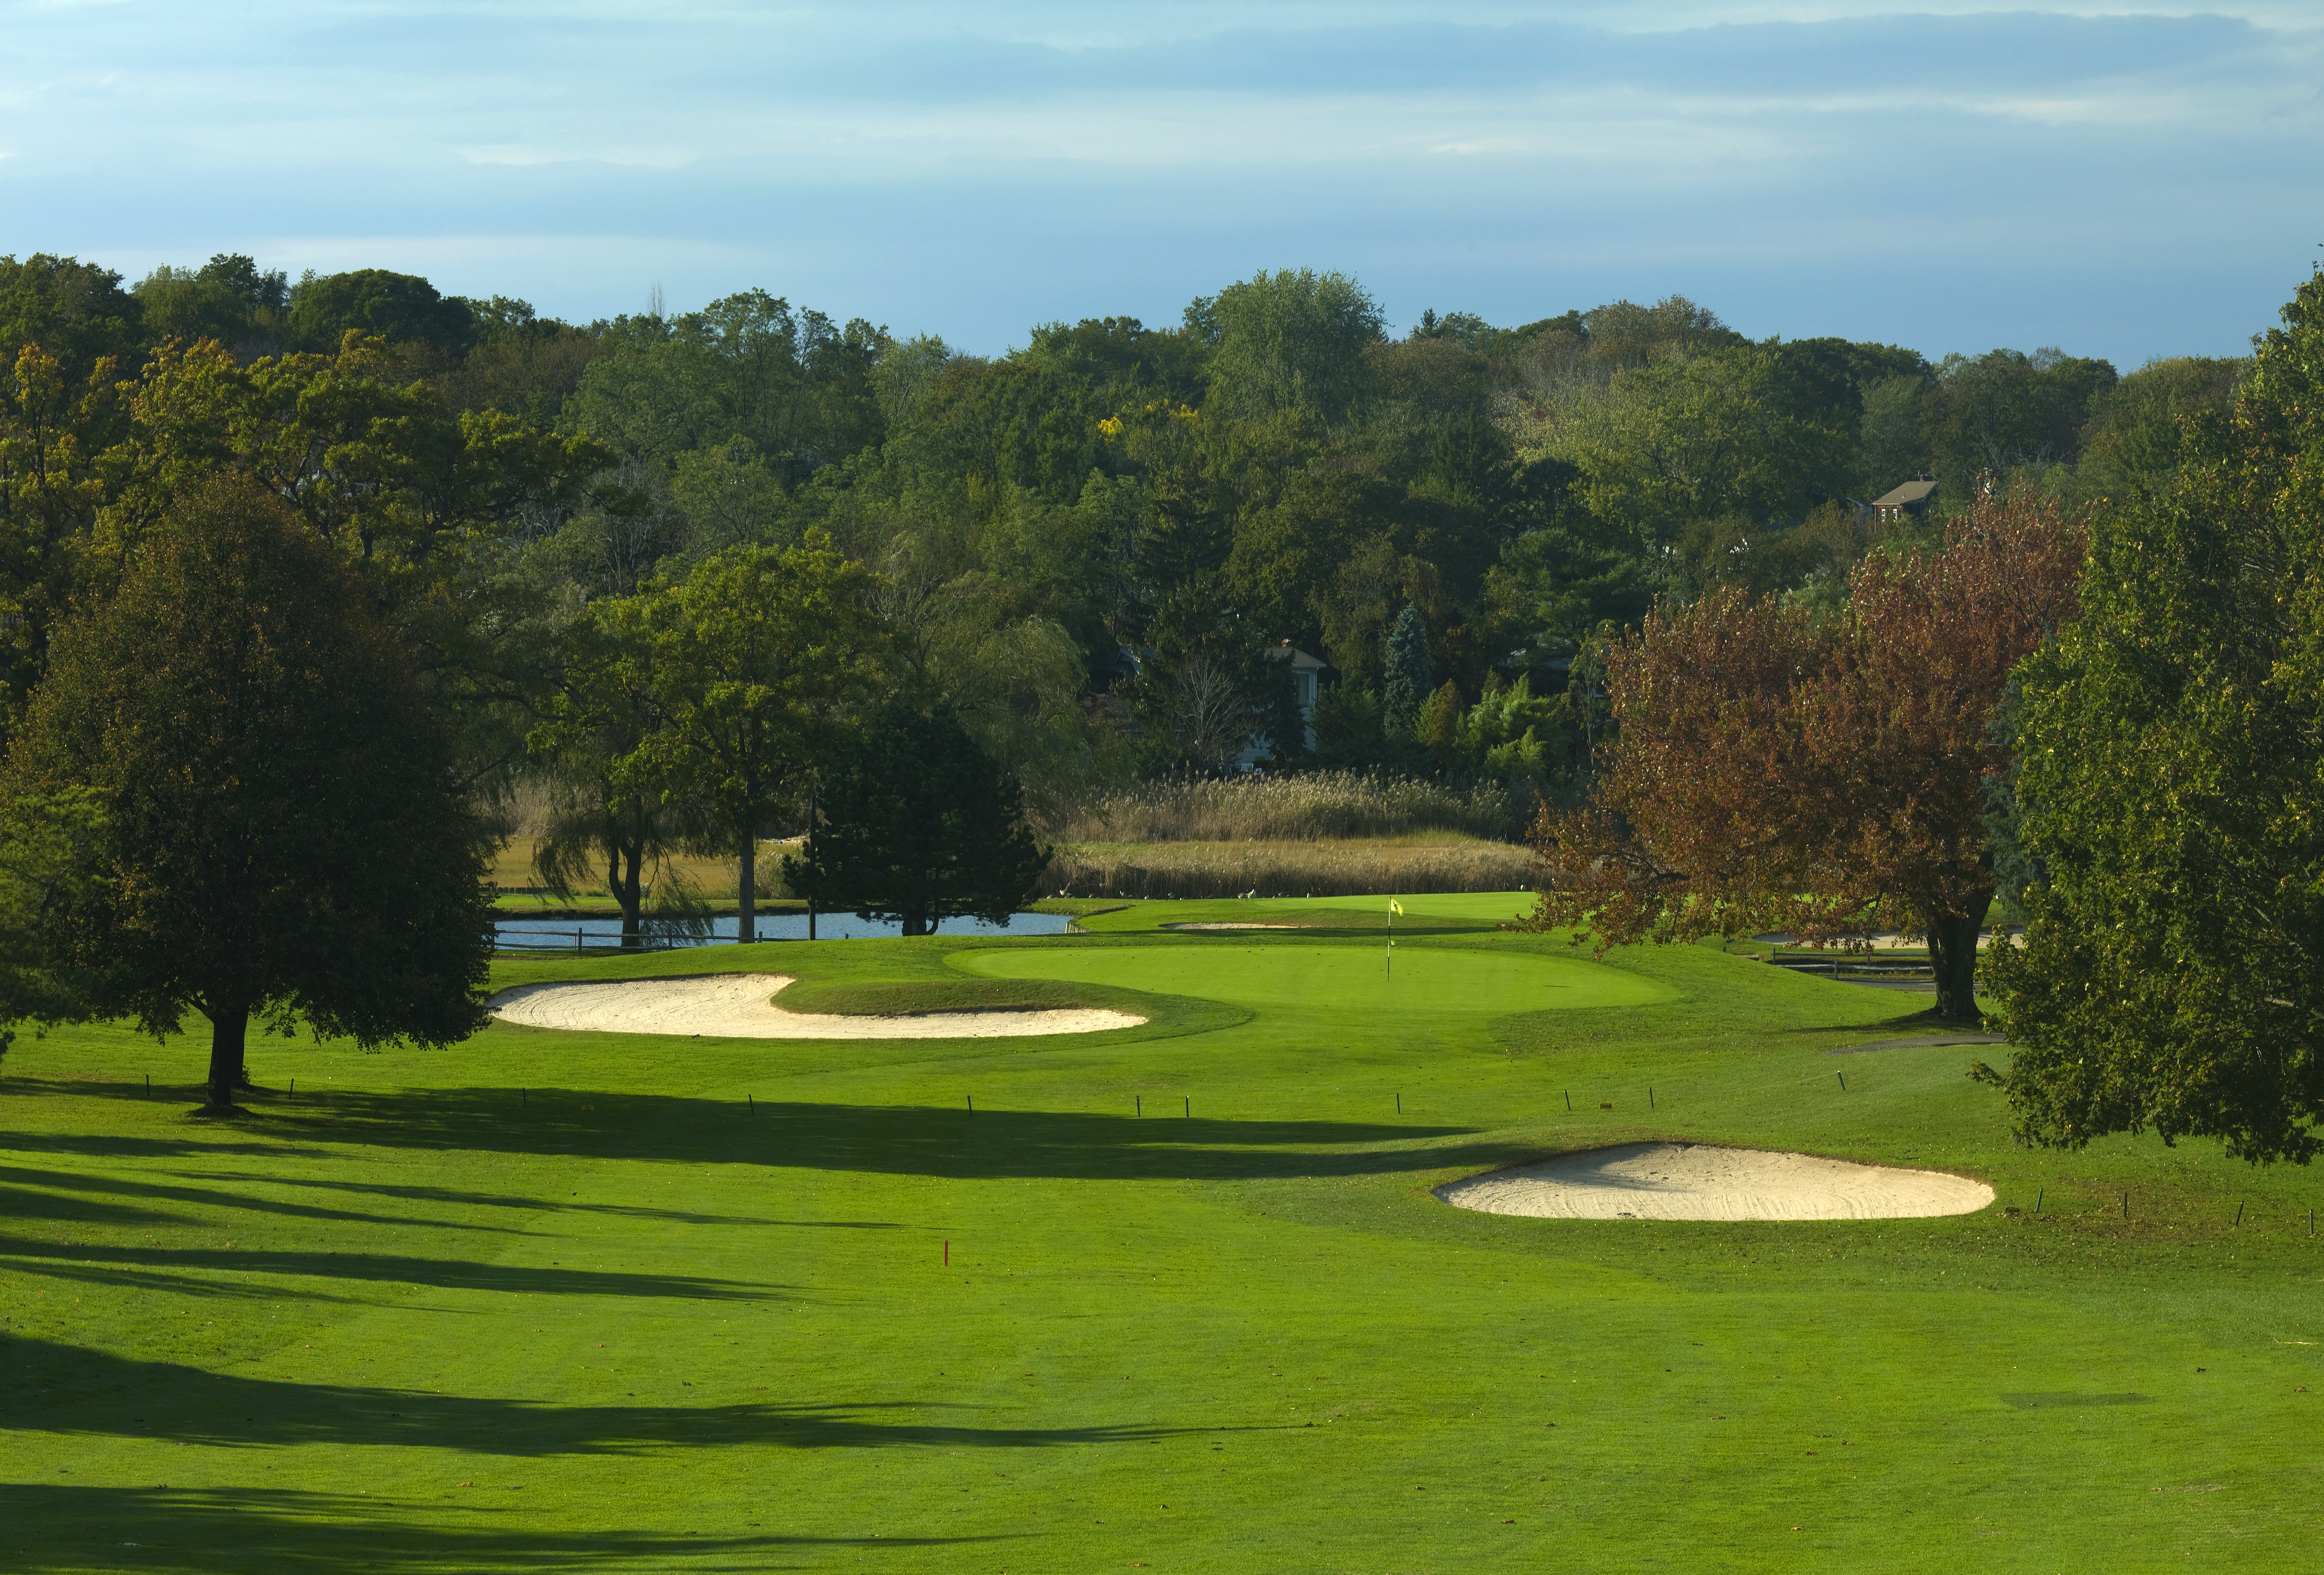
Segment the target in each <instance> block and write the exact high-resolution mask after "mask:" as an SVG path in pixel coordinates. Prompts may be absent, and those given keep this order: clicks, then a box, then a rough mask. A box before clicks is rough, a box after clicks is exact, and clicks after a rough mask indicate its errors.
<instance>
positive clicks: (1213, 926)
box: [1161, 919, 1307, 930]
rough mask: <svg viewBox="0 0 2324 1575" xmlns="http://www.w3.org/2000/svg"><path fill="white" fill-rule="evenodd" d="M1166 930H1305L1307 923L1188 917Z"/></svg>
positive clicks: (1168, 926) (1165, 927)
mask: <svg viewBox="0 0 2324 1575" xmlns="http://www.w3.org/2000/svg"><path fill="white" fill-rule="evenodd" d="M1161 927H1162V928H1164V929H1166V930H1304V929H1305V928H1306V927H1307V926H1305V925H1271V924H1266V923H1263V922H1262V921H1260V920H1258V919H1218V920H1210V919H1203V920H1194V919H1188V920H1186V921H1185V923H1183V924H1175V925H1164V926H1161Z"/></svg>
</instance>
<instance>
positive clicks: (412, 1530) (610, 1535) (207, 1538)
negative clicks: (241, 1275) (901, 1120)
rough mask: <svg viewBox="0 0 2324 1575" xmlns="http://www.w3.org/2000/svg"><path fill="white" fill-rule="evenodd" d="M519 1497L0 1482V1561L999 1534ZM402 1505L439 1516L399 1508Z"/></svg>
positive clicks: (194, 1574) (727, 1546) (541, 1565)
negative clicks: (697, 1528)
mask: <svg viewBox="0 0 2324 1575" xmlns="http://www.w3.org/2000/svg"><path fill="white" fill-rule="evenodd" d="M496 1499H497V1500H503V1501H502V1502H493V1500H496ZM521 1499H522V1496H521V1494H519V1495H508V1494H504V1493H488V1492H487V1491H485V1490H483V1489H472V1490H470V1491H469V1492H467V1493H466V1494H465V1495H464V1496H463V1497H461V1498H458V1499H455V1500H452V1501H451V1502H448V1503H447V1502H443V1501H441V1500H438V1501H436V1502H433V1503H427V1504H425V1507H424V1509H423V1508H422V1507H421V1506H420V1505H418V1504H414V1505H410V1506H404V1505H399V1504H397V1503H396V1502H395V1501H393V1500H392V1499H389V1498H386V1497H384V1496H381V1497H355V1496H353V1495H349V1494H335V1493H300V1492H293V1491H288V1490H273V1491H269V1490H265V1489H262V1488H215V1489H208V1490H189V1489H182V1488H161V1487H155V1488H81V1487H69V1486H66V1485H63V1484H59V1485H56V1486H53V1487H51V1486H49V1485H46V1484H42V1485H41V1486H37V1487H32V1486H0V1528H5V1529H0V1549H5V1552H6V1554H7V1564H8V1568H9V1569H11V1570H27V1571H41V1570H182V1571H186V1572H187V1575H213V1572H216V1575H248V1571H250V1570H256V1569H262V1568H263V1569H266V1570H290V1571H299V1570H315V1571H325V1570H328V1571H332V1572H334V1575H336V1572H337V1571H340V1570H634V1569H638V1568H641V1567H643V1566H646V1565H649V1564H652V1563H657V1562H659V1561H663V1560H669V1561H674V1562H678V1563H681V1564H682V1565H683V1567H685V1568H688V1569H700V1568H702V1567H703V1565H702V1563H701V1561H702V1560H703V1559H705V1557H708V1558H718V1557H724V1558H727V1559H731V1560H733V1561H735V1562H734V1563H733V1564H730V1565H728V1566H726V1567H727V1568H733V1569H751V1570H778V1569H784V1568H791V1567H798V1565H797V1564H795V1563H794V1561H791V1560H788V1559H785V1558H784V1557H783V1555H784V1553H785V1552H786V1551H794V1550H795V1551H796V1552H798V1554H799V1555H800V1557H801V1559H802V1560H804V1558H805V1557H806V1555H807V1551H808V1550H810V1549H833V1548H853V1549H857V1550H859V1552H858V1556H859V1557H861V1556H862V1555H864V1554H868V1553H870V1552H873V1551H875V1550H878V1549H881V1548H927V1547H951V1546H956V1545H957V1546H966V1545H969V1544H972V1543H991V1542H997V1541H1000V1540H1001V1539H1000V1538H993V1537H913V1536H868V1535H867V1536H859V1537H802V1536H785V1535H782V1534H779V1533H761V1532H750V1531H743V1532H739V1533H738V1532H737V1531H736V1530H735V1529H734V1523H735V1522H736V1521H738V1520H741V1519H742V1518H743V1517H744V1515H746V1514H757V1515H761V1518H762V1519H767V1520H776V1519H778V1518H779V1515H780V1511H779V1508H770V1509H768V1510H765V1511H763V1512H761V1511H760V1510H756V1509H747V1510H746V1509H745V1508H744V1507H742V1506H736V1507H734V1508H719V1509H715V1510H708V1511H705V1512H704V1515H703V1518H704V1520H705V1524H712V1523H716V1522H724V1525H722V1526H721V1527H720V1529H719V1532H718V1534H710V1535H696V1534H681V1535H669V1534H656V1533H651V1532H622V1531H604V1532H590V1531H576V1530H574V1529H572V1528H571V1527H570V1526H569V1525H567V1524H556V1523H554V1522H552V1523H549V1524H541V1523H542V1522H543V1521H544V1520H546V1518H547V1517H545V1516H543V1515H539V1514H538V1513H536V1512H530V1511H529V1510H528V1509H527V1507H526V1506H525V1505H524V1504H523V1503H522V1501H521ZM415 1512H417V1513H425V1514H428V1515H432V1516H437V1517H440V1518H441V1519H442V1520H443V1521H445V1522H448V1523H453V1524H435V1525H422V1524H414V1523H413V1522H412V1521H410V1520H407V1519H401V1518H399V1516H401V1515H411V1514H414V1513H415ZM559 1518H560V1519H562V1518H563V1517H559ZM815 1562H816V1563H821V1562H822V1559H820V1558H817V1559H816V1560H815ZM714 1567H715V1566H714Z"/></svg>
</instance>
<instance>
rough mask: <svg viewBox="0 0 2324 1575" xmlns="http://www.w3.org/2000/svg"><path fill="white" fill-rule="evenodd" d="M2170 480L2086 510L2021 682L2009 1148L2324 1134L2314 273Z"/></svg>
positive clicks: (2301, 1157)
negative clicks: (2020, 878) (2045, 630)
mask: <svg viewBox="0 0 2324 1575" xmlns="http://www.w3.org/2000/svg"><path fill="white" fill-rule="evenodd" d="M2178 437H2179V444H2178V447H2179V449H2180V453H2179V463H2178V465H2177V467H2176V471H2175V474H2173V475H2172V477H2171V478H2170V480H2169V481H2168V482H2167V483H2166V484H2163V485H2162V486H2159V487H2156V488H2153V489H2151V490H2147V491H2144V492H2143V493H2135V494H2134V501H2133V502H2130V503H2129V504H2128V505H2127V506H2124V507H2119V508H2116V509H2111V510H2107V511H2103V512H2101V513H2100V514H2099V515H2098V519H2097V521H2096V524H2095V528H2094V530H2093V533H2092V539H2091V551H2090V568H2089V576H2088V578H2087V580H2086V583H2085V590H2084V600H2085V606H2084V615H2083V618H2082V620H2081V622H2080V623H2079V624H2078V625H2076V626H2075V627H2074V628H2073V629H2071V630H2069V631H2067V632H2066V634H2065V635H2064V636H2063V637H2062V638H2061V640H2059V641H2058V642H2057V643H2056V644H2055V645H2054V646H2052V647H2051V648H2049V649H2045V650H2043V652H2041V653H2040V654H2039V655H2038V656H2036V657H2035V658H2034V659H2033V660H2032V661H2030V662H2029V663H2027V665H2026V667H2025V668H2024V672H2023V675H2022V680H2021V681H2022V696H2021V721H2020V724H2019V732H2020V739H2019V742H2020V748H2021V750H2022V759H2023V761H2024V767H2023V769H2022V771H2021V772H2020V774H2019V776H2018V778H2017V781H2016V783H2015V797H2016V801H2017V806H2018V809H2019V816H2020V818H2019V834H2020V837H2021V838H2022V840H2023V843H2024V849H2025V852H2026V854H2027V856H2028V864H2029V867H2030V870H2031V871H2032V872H2033V875H2034V879H2033V880H2032V882H2031V884H2030V885H2029V887H2028V888H2027V889H2026V891H2025V894H2024V898H2023V901H2024V906H2025V909H2026V912H2027V915H2028V924H2027V927H2026V931H2025V936H2024V944H2023V945H2022V946H2015V947H2009V948H2006V949H1999V950H1997V952H1996V953H1995V954H1994V955H1993V957H1992V958H1991V960H1990V962H1989V963H1988V972H1987V982H1988V984H1989V986H1990V988H1991V990H1992V991H1993V993H1994V995H1995V997H1996V998H1997V1001H1998V1003H1999V1004H1998V1007H1997V1013H1996V1015H1997V1018H1998V1020H1999V1023H2000V1025H2001V1027H2003V1028H2004V1029H2006V1032H2007V1034H2008V1036H2009V1041H2010V1046H2011V1048H2010V1057H2009V1062H2008V1064H2007V1067H2006V1070H1998V1071H1995V1070H1986V1071H1984V1073H1983V1074H1984V1075H1986V1076H1987V1077H1988V1078H1990V1079H1992V1080H1993V1081H1996V1082H1999V1083H2000V1085H2001V1086H2002V1087H2003V1088H2004V1089H2005V1090H2006V1092H2007V1094H2008V1096H2009V1101H2010V1104H2011V1106H2012V1108H2013V1109H2014V1110H2015V1112H2016V1116H2017V1128H2018V1132H2019V1134H2020V1136H2022V1137H2024V1138H2026V1139H2028V1140H2030V1141H2032V1142H2034V1143H2039V1144H2043V1145H2048V1146H2053V1147H2068V1148H2074V1147H2081V1146H2082V1145H2084V1144H2087V1143H2088V1142H2089V1141H2090V1139H2092V1138H2098V1137H2100V1136H2103V1135H2105V1134H2107V1133H2111V1132H2136V1131H2141V1130H2144V1129H2146V1128H2153V1130H2155V1131H2156V1132H2159V1133H2160V1134H2161V1135H2162V1136H2163V1138H2164V1139H2165V1140H2166V1141H2169V1140H2172V1139H2174V1138H2182V1137H2193V1136H2210V1137H2217V1138H2220V1139H2221V1140H2223V1141H2224V1142H2225V1143H2226V1144H2227V1147H2228V1149H2229V1150H2230V1151H2231V1152H2233V1153H2236V1154H2238V1155H2241V1156H2244V1157H2246V1158H2249V1159H2253V1160H2274V1159H2290V1160H2294V1161H2301V1162H2304V1161H2307V1160H2309V1159H2310V1158H2312V1157H2314V1156H2315V1155H2316V1154H2317V1153H2318V1151H2319V1147H2324V1141H2319V1136H2318V1127H2319V1123H2324V769H2320V768H2324V275H2319V276H2317V277H2315V278H2311V279H2310V281H2308V282H2307V283H2306V284H2304V285H2302V286H2301V290H2300V291H2299V294H2298V296H2297V297H2296V298H2295V299H2293V300H2292V302H2291V304H2290V305H2288V306H2287V307H2285V308H2284V310H2283V326H2282V327H2281V328H2279V329H2276V330H2273V331H2272V332H2271V333H2270V334H2269V335H2268V336H2267V337H2266V339H2265V341H2264V343H2262V345H2260V347H2259V350H2258V354H2257V356H2256V357H2255V362H2254V364H2253V365H2252V367H2251V371H2250V379H2249V382H2247V383H2246V385H2245V387H2244V389H2243V391H2242V392H2241V394H2240V395H2239V396H2238V397H2237V398H2236V401H2235V402H2234V405H2233V409H2232V411H2231V412H2230V413H2228V414H2226V415H2219V414H2203V415H2199V416H2196V417H2194V418H2193V419H2190V420H2188V421H2187V422H2186V423H2185V424H2184V426H2183V427H2182V428H2181V432H2180V433H2179V434H2178Z"/></svg>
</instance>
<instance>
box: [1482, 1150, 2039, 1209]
mask: <svg viewBox="0 0 2324 1575" xmlns="http://www.w3.org/2000/svg"><path fill="white" fill-rule="evenodd" d="M1436 1195H1437V1196H1438V1197H1440V1198H1442V1199H1443V1200H1444V1202H1448V1203H1451V1204H1452V1205H1453V1206H1454V1207H1456V1208H1462V1209H1476V1210H1479V1211H1481V1212H1484V1213H1487V1214H1530V1215H1534V1216H1536V1217H1538V1218H1541V1219H1549V1220H1909V1219H1920V1218H1923V1217H1925V1216H1928V1215H1932V1214H1973V1213H1975V1212H1977V1211H1978V1210H1979V1209H1982V1208H1984V1207H1985V1206H1986V1205H1987V1204H1988V1203H1990V1202H1993V1189H1992V1188H1991V1187H1989V1186H1987V1185H1986V1184H1984V1183H1983V1182H1974V1181H1970V1180H1969V1179H1968V1178H1967V1177H1965V1176H1958V1175H1947V1174H1944V1173H1942V1172H1941V1171H1934V1170H1891V1169H1889V1168H1888V1167H1886V1166H1885V1165H1853V1164H1850V1163H1849V1161H1847V1160H1844V1159H1821V1158H1818V1157H1817V1156H1814V1155H1812V1154H1763V1153H1760V1152H1758V1151H1757V1150H1756V1149H1749V1148H1711V1147H1704V1146H1702V1145H1700V1144H1696V1145H1686V1144H1677V1143H1626V1144H1623V1145H1622V1146H1621V1147H1618V1148H1593V1149H1591V1150H1590V1151H1589V1152H1587V1153H1584V1154H1567V1155H1561V1156H1559V1157H1557V1158H1555V1159H1552V1160H1547V1161H1545V1162H1544V1163H1542V1164H1540V1165H1518V1166H1516V1167H1514V1168H1512V1169H1509V1170H1497V1171H1493V1172H1491V1173H1489V1174H1485V1175H1476V1176H1471V1177H1470V1178H1468V1179H1467V1180H1466V1181H1457V1182H1448V1183H1446V1184H1444V1185H1443V1186H1441V1187H1438V1188H1437V1189H1436Z"/></svg>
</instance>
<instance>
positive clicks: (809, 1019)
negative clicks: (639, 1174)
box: [484, 973, 1146, 1039]
mask: <svg viewBox="0 0 2324 1575" xmlns="http://www.w3.org/2000/svg"><path fill="white" fill-rule="evenodd" d="M790 982H792V980H791V976H790V975H789V974H788V973H720V974H714V975H712V976H710V977H708V978H702V979H624V980H606V981H587V982H576V983H572V984H521V985H518V986H517V987H516V988H515V989H513V990H502V991H501V992H500V993H499V994H498V995H495V996H493V998H492V999H490V1000H488V1001H486V1002H485V1003H484V1005H485V1007H486V1009H489V1010H490V1011H491V1012H492V1014H493V1016H494V1017H496V1018H503V1020H505V1021H508V1022H512V1023H523V1024H526V1025H528V1026H529V1027H535V1028H570V1029H575V1030H578V1031H581V1032H585V1033H596V1034H701V1035H707V1036H716V1037H719V1038H724V1039H1005V1038H1014V1037H1018V1036H1025V1035H1032V1034H1096V1033H1102V1032H1103V1031H1104V1030H1106V1029H1108V1028H1134V1027H1137V1026H1138V1025H1139V1024H1140V1023H1142V1022H1144V1021H1145V1020H1146V1019H1145V1018H1133V1017H1131V1016H1130V1015H1129V1014H1128V1013H1127V1012H1114V1011H1104V1010H1101V1009H1094V1008H1093V1009H1070V1010H1050V1011H1019V1012H975V1011H968V1012H914V1013H910V1014H898V1015H894V1016H871V1015H869V1014H866V1015H862V1016H855V1015H846V1016H843V1015H841V1014H839V1013H836V1012H787V1011H785V1010H783V1009H781V1008H780V1007H778V1006H776V1005H775V1004H774V996H775V992H776V991H777V990H780V989H782V988H783V986H785V985H787V984H789V983H790Z"/></svg>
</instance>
